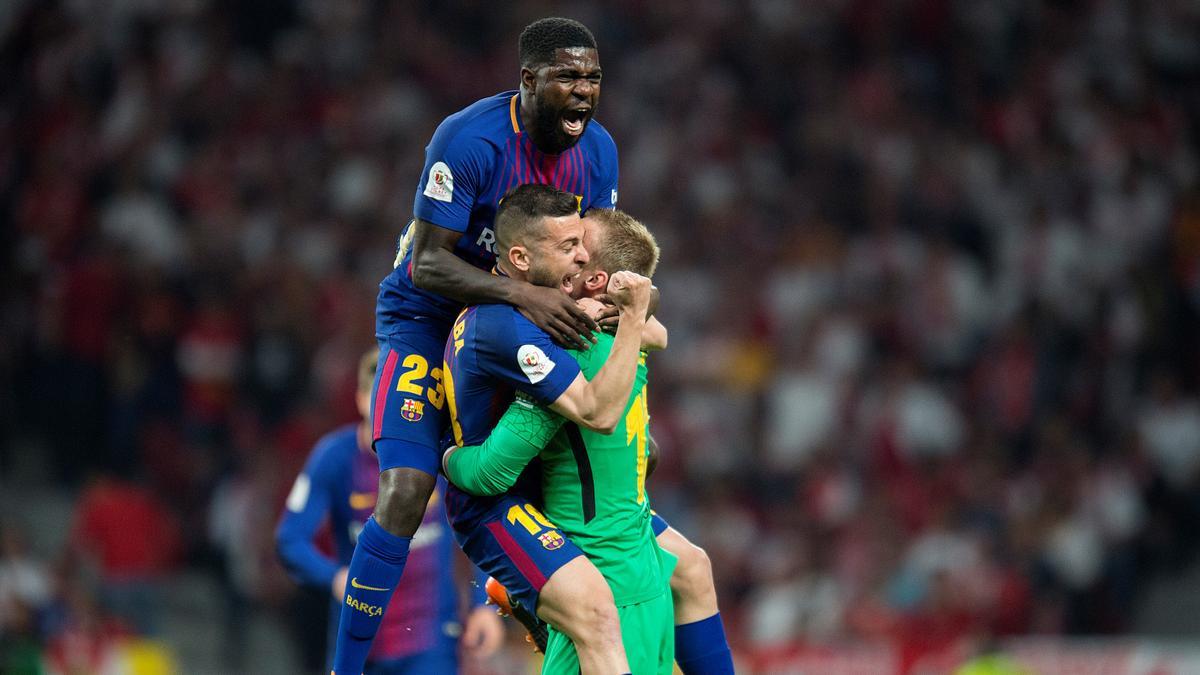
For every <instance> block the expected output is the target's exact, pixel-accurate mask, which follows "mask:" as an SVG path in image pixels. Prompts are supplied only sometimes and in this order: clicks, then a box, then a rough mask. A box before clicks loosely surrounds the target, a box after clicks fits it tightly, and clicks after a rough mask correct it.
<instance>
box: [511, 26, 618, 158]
mask: <svg viewBox="0 0 1200 675" xmlns="http://www.w3.org/2000/svg"><path fill="white" fill-rule="evenodd" d="M554 55H555V57H554V61H553V62H552V63H550V64H549V65H546V66H542V67H541V68H538V69H537V71H536V73H535V75H534V85H533V96H534V105H535V108H534V118H533V125H532V128H531V129H530V130H529V131H530V134H531V135H532V136H533V139H534V141H535V142H536V143H537V145H538V148H539V149H540V150H542V152H547V153H550V154H558V153H561V152H564V151H566V150H568V149H570V148H571V147H572V146H574V145H575V144H576V143H578V142H579V139H580V138H582V137H583V132H584V130H586V129H587V125H588V124H589V123H590V122H591V121H592V117H593V116H594V115H595V114H596V106H597V105H599V104H600V75H601V73H600V57H599V55H598V54H597V53H596V50H595V49H591V48H587V47H571V48H570V49H559V50H557V51H555V52H554Z"/></svg>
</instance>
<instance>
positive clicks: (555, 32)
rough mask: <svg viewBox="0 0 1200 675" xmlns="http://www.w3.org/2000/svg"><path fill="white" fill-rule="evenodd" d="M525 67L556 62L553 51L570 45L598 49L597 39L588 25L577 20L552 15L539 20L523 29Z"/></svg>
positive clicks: (522, 64)
mask: <svg viewBox="0 0 1200 675" xmlns="http://www.w3.org/2000/svg"><path fill="white" fill-rule="evenodd" d="M519 45H520V59H521V67H522V68H530V69H533V68H537V67H538V66H544V65H546V64H548V63H551V62H553V61H554V52H555V51H556V50H559V49H570V48H571V47H588V48H591V49H595V48H596V38H595V37H593V36H592V31H590V30H588V29H587V26H585V25H583V24H581V23H579V22H578V21H575V20H574V19H564V18H562V17H549V18H546V19H538V20H537V21H534V22H533V23H531V24H529V25H528V26H526V27H525V30H523V31H521V39H520V41H519Z"/></svg>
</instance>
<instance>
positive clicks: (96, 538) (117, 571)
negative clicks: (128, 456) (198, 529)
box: [67, 474, 182, 634]
mask: <svg viewBox="0 0 1200 675" xmlns="http://www.w3.org/2000/svg"><path fill="white" fill-rule="evenodd" d="M181 534H182V533H181V531H180V528H179V525H178V524H177V522H176V521H175V519H174V518H173V517H172V516H171V514H170V510H169V509H168V508H167V507H166V506H165V505H164V504H163V503H162V501H161V500H159V499H158V498H157V497H156V496H155V495H154V494H152V493H151V492H150V491H149V490H147V489H146V488H144V487H141V486H140V485H138V484H136V483H134V482H131V481H129V480H127V479H123V478H119V477H117V476H115V475H111V474H106V475H99V476H97V477H95V478H93V479H92V480H91V481H90V483H89V484H88V486H87V487H86V488H84V491H83V494H82V495H81V496H80V499H79V504H78V505H76V507H75V514H74V516H73V517H72V523H71V531H70V535H69V539H68V541H69V550H68V554H69V558H68V562H67V568H68V569H71V570H75V569H78V568H80V567H81V566H83V565H88V564H94V565H95V567H96V569H97V572H98V573H99V578H100V594H101V598H102V601H103V603H104V607H105V609H106V610H107V611H109V612H111V613H112V614H113V615H114V616H116V617H118V618H120V619H122V620H124V621H125V622H126V623H127V624H128V625H129V626H133V627H135V628H136V629H137V630H138V631H139V632H140V633H142V634H153V633H154V632H155V631H156V630H157V628H158V626H159V619H160V615H161V610H162V601H163V597H164V595H163V589H162V584H163V582H164V581H165V578H166V575H168V574H169V573H170V572H172V571H173V570H175V569H176V567H177V565H178V562H179V556H180V551H181V545H182V542H181ZM82 614H83V615H86V616H90V615H91V612H90V610H89V611H85V612H83V613H82ZM81 620H83V621H84V623H85V624H87V623H88V620H85V619H81Z"/></svg>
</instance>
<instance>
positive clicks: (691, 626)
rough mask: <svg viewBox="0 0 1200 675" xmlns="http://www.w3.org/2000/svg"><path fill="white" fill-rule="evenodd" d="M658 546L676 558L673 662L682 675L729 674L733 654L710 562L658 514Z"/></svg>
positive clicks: (654, 520) (702, 551) (656, 529)
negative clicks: (722, 618) (723, 621)
mask: <svg viewBox="0 0 1200 675" xmlns="http://www.w3.org/2000/svg"><path fill="white" fill-rule="evenodd" d="M653 527H654V535H655V537H656V538H657V539H658V545H659V546H661V547H662V548H663V549H664V550H666V551H669V552H670V553H672V554H674V555H675V557H676V558H678V559H679V562H678V564H676V566H675V572H674V573H673V574H672V575H671V595H672V596H673V598H674V601H675V603H674V604H675V607H674V614H675V660H676V662H677V663H678V664H679V669H680V670H681V671H683V673H684V675H710V674H713V675H716V674H721V675H723V674H725V673H732V672H733V654H732V652H731V651H730V650H729V641H728V640H727V639H726V637H725V625H724V624H723V623H722V621H721V613H720V611H719V610H718V608H717V590H716V586H715V584H714V583H713V574H712V562H711V561H709V559H708V554H707V553H705V552H704V549H702V548H700V547H699V546H696V545H695V544H693V543H692V542H690V541H688V539H687V537H684V536H683V535H682V534H680V533H679V531H678V530H676V529H675V528H673V527H671V526H670V525H669V524H667V521H665V520H663V518H662V517H661V516H659V515H658V514H654V517H653Z"/></svg>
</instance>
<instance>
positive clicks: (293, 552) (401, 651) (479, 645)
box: [275, 349, 504, 675]
mask: <svg viewBox="0 0 1200 675" xmlns="http://www.w3.org/2000/svg"><path fill="white" fill-rule="evenodd" d="M377 361H378V355H377V354H376V350H374V349H372V350H371V351H370V352H369V353H367V354H364V355H363V357H362V360H361V362H360V363H359V369H358V392H357V395H356V397H355V398H356V402H357V404H358V410H359V412H360V413H361V414H362V416H363V419H362V421H360V422H359V423H357V424H348V425H346V426H344V427H342V428H340V429H338V430H336V431H333V432H331V433H329V434H327V435H326V436H324V437H323V438H322V439H321V440H320V441H318V442H317V445H316V446H315V447H314V448H313V451H312V454H311V455H310V456H309V458H308V461H307V462H306V463H305V466H304V470H303V471H302V472H301V473H300V475H299V476H297V477H296V481H295V483H294V484H293V486H292V491H291V493H290V494H289V495H288V499H287V508H286V510H285V511H284V513H283V517H282V518H281V519H280V521H279V526H278V528H277V529H276V532H275V543H276V550H277V551H278V553H279V558H280V560H281V561H282V562H283V564H284V566H285V567H286V568H287V570H288V572H289V573H290V574H291V576H292V578H294V579H295V580H296V581H297V582H298V583H302V584H305V585H307V586H311V587H314V588H318V589H323V590H324V591H325V592H326V593H328V592H330V591H331V590H332V593H333V598H334V600H335V602H334V604H333V607H332V609H333V613H332V614H331V616H330V620H331V621H332V622H334V625H335V626H336V622H337V619H338V614H337V612H338V611H340V607H341V600H342V597H343V594H344V592H345V589H346V584H347V582H348V578H347V575H346V567H345V565H346V564H347V563H348V562H349V561H350V554H351V552H352V551H353V550H354V537H355V536H356V534H357V532H358V530H360V529H361V528H362V525H363V522H364V521H365V520H366V519H367V516H368V515H370V513H371V509H372V508H373V507H374V506H375V490H376V486H377V485H378V479H379V469H378V466H379V464H378V462H376V460H375V455H374V454H373V453H371V451H370V443H371V438H370V433H371V427H370V424H371V423H370V417H369V413H370V396H371V382H372V381H373V380H374V378H375V367H376V363H377ZM442 483H443V485H442V487H443V488H444V481H442ZM434 495H435V496H434V498H433V499H431V500H430V503H429V507H428V508H427V509H426V512H425V520H424V523H423V526H422V528H421V538H420V542H419V543H416V544H414V546H413V551H412V559H411V560H410V565H409V571H408V574H407V575H406V576H405V577H404V580H403V581H402V582H401V583H400V584H399V585H398V586H397V587H396V591H395V593H394V595H395V596H396V597H397V601H396V602H395V603H392V604H391V605H389V606H388V610H387V612H386V613H385V614H384V617H383V624H382V627H381V628H380V631H379V637H378V639H377V640H376V641H375V644H374V646H373V648H372V650H371V653H370V655H369V657H368V661H367V666H366V668H365V671H366V672H367V673H369V674H371V675H384V674H386V673H455V672H458V647H459V644H460V642H461V645H462V647H463V649H464V651H465V652H466V653H467V654H468V655H470V656H473V657H477V658H486V657H488V656H490V655H491V654H492V653H494V652H495V650H496V649H497V648H498V647H499V645H500V643H501V641H502V639H503V633H504V631H503V626H502V625H500V621H499V617H497V616H496V614H495V612H493V611H492V610H491V608H489V607H487V606H485V605H484V604H483V601H484V597H483V595H482V593H478V592H477V593H475V594H474V595H475V597H474V598H473V600H474V607H473V608H472V609H471V611H470V613H469V614H468V615H467V617H466V621H465V624H464V623H460V621H459V593H458V591H457V590H456V588H455V585H454V581H453V576H454V575H453V570H454V564H453V557H455V556H457V555H458V554H457V553H455V552H454V543H453V541H452V539H451V537H450V533H449V532H448V530H449V528H448V526H447V523H446V516H445V511H444V509H443V508H442V504H441V499H442V498H443V495H444V489H443V490H438V491H436V492H435V493H434ZM325 522H328V523H329V529H330V532H331V534H332V535H333V545H334V556H335V559H330V558H329V557H328V556H326V555H324V554H323V553H321V551H320V550H318V549H317V545H316V542H315V541H314V539H315V538H316V535H317V532H318V530H319V529H320V527H321V525H322V524H323V523H325ZM349 579H350V580H352V579H353V577H350V578H349ZM483 580H484V581H486V577H485V578H484V579H483ZM352 583H359V582H358V581H357V580H355V581H353V582H352ZM479 583H480V580H479V579H476V580H475V584H476V586H477V588H478V585H479ZM460 632H461V640H460V638H459V633H460ZM328 658H329V659H332V658H333V645H329V654H328Z"/></svg>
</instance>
